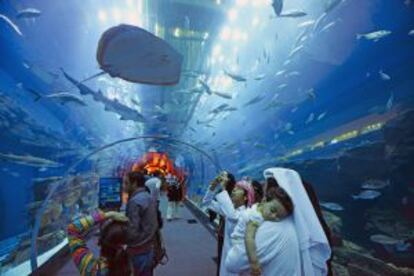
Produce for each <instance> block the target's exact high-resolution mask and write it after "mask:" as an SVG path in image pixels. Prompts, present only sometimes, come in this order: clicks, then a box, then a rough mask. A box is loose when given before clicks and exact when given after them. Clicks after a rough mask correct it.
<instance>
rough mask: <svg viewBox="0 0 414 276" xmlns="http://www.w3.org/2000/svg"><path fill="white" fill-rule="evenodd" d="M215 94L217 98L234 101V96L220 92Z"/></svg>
mask: <svg viewBox="0 0 414 276" xmlns="http://www.w3.org/2000/svg"><path fill="white" fill-rule="evenodd" d="M213 94H214V95H217V96H219V97H222V98H224V99H228V100H231V99H233V96H232V95H230V94H226V93H222V92H218V91H214V92H213Z"/></svg>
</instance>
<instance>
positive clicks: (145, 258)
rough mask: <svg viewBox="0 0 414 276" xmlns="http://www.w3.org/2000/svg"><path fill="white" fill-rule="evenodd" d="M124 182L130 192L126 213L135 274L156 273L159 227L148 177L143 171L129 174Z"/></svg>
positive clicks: (146, 275)
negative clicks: (155, 254) (154, 266)
mask: <svg viewBox="0 0 414 276" xmlns="http://www.w3.org/2000/svg"><path fill="white" fill-rule="evenodd" d="M123 185H124V191H125V192H126V193H127V194H128V203H127V207H126V214H127V217H128V219H129V221H130V223H129V226H128V229H127V243H128V253H129V255H130V256H131V261H132V264H133V266H134V275H137V276H152V275H153V258H154V239H155V236H156V233H157V231H158V228H159V226H158V220H157V206H156V201H154V200H153V198H152V196H151V194H150V193H148V192H147V188H146V186H145V177H144V175H143V174H141V173H139V172H130V173H128V174H127V175H125V176H124V179H123Z"/></svg>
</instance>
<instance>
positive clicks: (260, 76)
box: [254, 74, 266, 81]
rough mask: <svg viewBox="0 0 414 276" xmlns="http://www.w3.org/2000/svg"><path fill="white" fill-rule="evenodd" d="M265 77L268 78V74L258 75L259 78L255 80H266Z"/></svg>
mask: <svg viewBox="0 0 414 276" xmlns="http://www.w3.org/2000/svg"><path fill="white" fill-rule="evenodd" d="M265 77H266V74H260V75H257V76H256V77H255V78H254V80H257V81H259V80H262V79H264V78H265Z"/></svg>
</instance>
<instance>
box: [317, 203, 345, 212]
mask: <svg viewBox="0 0 414 276" xmlns="http://www.w3.org/2000/svg"><path fill="white" fill-rule="evenodd" d="M319 205H321V206H322V207H324V208H325V209H328V210H331V211H343V210H344V207H342V206H341V205H339V204H338V203H335V202H320V203H319Z"/></svg>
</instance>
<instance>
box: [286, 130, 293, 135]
mask: <svg viewBox="0 0 414 276" xmlns="http://www.w3.org/2000/svg"><path fill="white" fill-rule="evenodd" d="M287 133H288V134H290V135H295V132H294V131H293V130H289V131H288V132H287Z"/></svg>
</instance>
